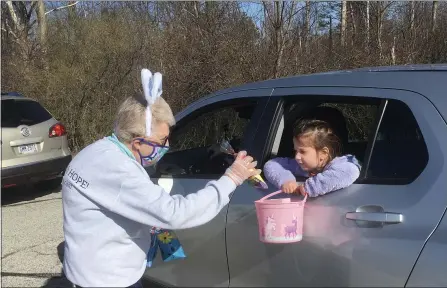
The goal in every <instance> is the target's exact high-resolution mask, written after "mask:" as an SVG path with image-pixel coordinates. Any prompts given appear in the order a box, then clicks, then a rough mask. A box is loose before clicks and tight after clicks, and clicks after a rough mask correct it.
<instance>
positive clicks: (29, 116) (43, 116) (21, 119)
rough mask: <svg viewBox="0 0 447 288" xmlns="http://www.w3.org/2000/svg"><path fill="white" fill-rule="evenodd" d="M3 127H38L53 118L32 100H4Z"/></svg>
mask: <svg viewBox="0 0 447 288" xmlns="http://www.w3.org/2000/svg"><path fill="white" fill-rule="evenodd" d="M1 106H2V127H4V128H15V127H18V126H20V125H28V126H31V125H36V124H39V123H42V122H44V121H47V120H49V119H51V118H52V116H51V115H50V113H48V111H47V110H45V109H44V108H43V107H42V106H41V105H40V104H39V103H38V102H35V101H31V100H14V99H7V100H2V105H1Z"/></svg>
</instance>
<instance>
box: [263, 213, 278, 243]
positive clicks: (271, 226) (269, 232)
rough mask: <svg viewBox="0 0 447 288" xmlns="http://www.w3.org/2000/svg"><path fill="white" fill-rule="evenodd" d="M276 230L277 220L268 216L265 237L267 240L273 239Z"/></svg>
mask: <svg viewBox="0 0 447 288" xmlns="http://www.w3.org/2000/svg"><path fill="white" fill-rule="evenodd" d="M275 230H276V223H275V219H274V218H273V214H272V216H267V219H266V221H265V228H264V231H265V232H264V236H265V238H266V239H272V236H273V231H275Z"/></svg>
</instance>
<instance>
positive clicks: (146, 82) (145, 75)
mask: <svg viewBox="0 0 447 288" xmlns="http://www.w3.org/2000/svg"><path fill="white" fill-rule="evenodd" d="M151 78H152V73H151V71H149V70H148V69H146V68H144V69H142V70H141V85H142V86H143V93H144V98H145V99H146V101H148V104H151V103H150V102H149V101H150V98H151V94H150V92H151V91H150V89H149V87H150V84H151Z"/></svg>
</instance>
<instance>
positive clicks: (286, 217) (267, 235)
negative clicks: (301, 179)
mask: <svg viewBox="0 0 447 288" xmlns="http://www.w3.org/2000/svg"><path fill="white" fill-rule="evenodd" d="M279 193H282V191H281V190H280V191H276V192H273V193H271V194H269V195H267V196H265V197H263V198H261V199H259V200H257V201H255V206H256V216H257V218H258V228H259V240H260V241H261V242H264V243H294V242H299V241H301V239H303V217H304V204H305V203H306V200H307V195H306V196H305V197H304V199H303V200H295V199H291V198H283V199H271V200H267V199H268V198H270V197H272V196H275V195H277V194H279Z"/></svg>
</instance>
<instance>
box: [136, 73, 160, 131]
mask: <svg viewBox="0 0 447 288" xmlns="http://www.w3.org/2000/svg"><path fill="white" fill-rule="evenodd" d="M161 84H162V75H161V73H159V72H157V73H155V74H154V75H152V73H151V71H149V69H146V68H144V69H142V70H141V85H142V86H143V93H144V98H145V99H146V101H147V107H146V136H150V135H151V128H152V127H151V126H152V113H151V108H150V106H151V105H152V104H154V102H155V100H157V98H158V97H160V96H161V93H162V92H163V91H162V85H161Z"/></svg>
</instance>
